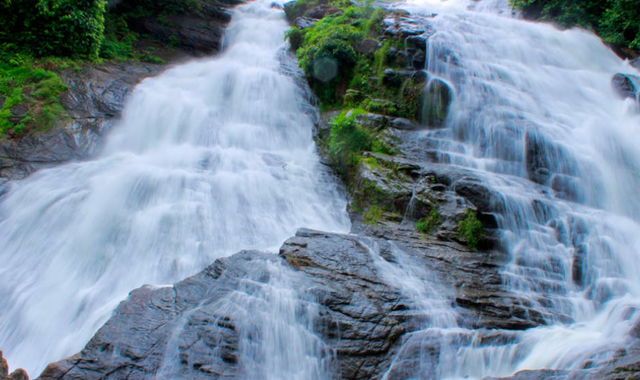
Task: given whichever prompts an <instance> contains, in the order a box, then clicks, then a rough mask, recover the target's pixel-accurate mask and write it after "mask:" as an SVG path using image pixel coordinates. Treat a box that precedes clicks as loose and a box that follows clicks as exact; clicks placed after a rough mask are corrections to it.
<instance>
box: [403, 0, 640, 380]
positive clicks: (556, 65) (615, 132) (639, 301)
mask: <svg viewBox="0 0 640 380" xmlns="http://www.w3.org/2000/svg"><path fill="white" fill-rule="evenodd" d="M506 5H507V2H506V1H503V0H498V1H490V0H484V1H480V2H472V3H469V2H467V1H449V2H440V1H433V2H429V1H426V2H424V1H422V2H420V1H417V2H416V3H413V4H408V5H402V6H401V7H404V8H406V9H408V10H410V11H412V12H416V13H424V14H427V15H430V14H432V13H433V12H435V13H438V15H437V16H436V17H434V18H433V19H432V20H431V22H432V26H433V27H434V29H435V31H436V33H435V34H434V35H433V36H431V37H430V38H429V40H428V43H427V45H428V48H427V50H428V51H427V67H426V69H427V71H428V72H429V74H430V75H431V77H432V78H438V79H440V80H443V81H445V82H446V83H448V84H449V85H450V86H451V87H452V88H453V89H454V93H455V95H454V100H453V103H452V105H451V109H450V113H449V116H448V119H447V123H446V128H444V129H440V130H435V131H425V132H424V133H423V134H422V135H421V136H418V137H417V138H418V139H419V140H421V141H423V142H424V143H425V145H424V146H428V147H430V148H433V149H434V150H437V151H438V160H439V162H442V163H449V164H453V165H461V166H465V167H469V168H472V169H474V170H475V172H476V173H477V175H478V176H479V177H480V178H482V179H483V182H484V184H485V185H486V186H487V187H488V188H490V189H491V190H493V191H494V194H495V195H496V196H495V199H494V200H493V201H492V202H493V204H492V206H491V207H492V209H493V210H494V211H495V212H496V214H497V218H498V224H499V227H500V229H501V231H502V232H503V236H502V242H503V244H504V246H505V248H506V250H507V251H508V252H509V253H510V255H511V262H510V264H509V265H508V266H507V267H506V268H505V270H504V273H503V274H504V277H505V279H506V285H507V286H509V288H510V289H511V291H513V292H514V293H516V294H518V295H519V296H520V297H521V298H522V299H523V300H525V302H527V306H529V307H530V310H531V311H532V313H537V314H539V315H540V316H541V317H542V318H544V320H545V321H546V323H548V326H546V327H540V328H536V329H531V330H528V331H526V332H522V333H510V334H508V335H510V336H509V337H508V338H504V339H502V340H498V341H491V340H489V341H488V342H489V343H487V340H486V339H485V342H484V343H483V342H482V339H476V338H471V339H470V340H469V339H467V340H459V341H457V342H456V341H453V342H451V344H454V345H457V353H456V355H455V359H454V360H455V362H456V363H458V365H457V366H453V368H450V369H449V370H445V371H442V370H441V371H440V374H439V377H440V378H481V377H483V376H487V375H494V376H495V375H498V376H504V375H509V374H512V373H514V372H516V371H519V370H523V369H541V368H551V369H566V370H573V369H581V368H584V365H585V363H587V362H590V364H591V365H593V364H594V363H598V362H602V361H605V360H607V359H610V358H611V357H612V356H613V354H614V351H615V350H616V349H618V348H620V347H624V346H625V342H627V341H628V339H630V338H629V331H630V329H631V326H632V324H633V323H634V321H635V320H637V319H638V317H639V316H640V282H638V273H640V198H638V197H637V189H638V188H640V148H639V147H638V142H640V112H639V110H638V105H637V103H636V102H635V101H633V100H630V99H628V100H621V99H619V98H618V97H617V96H616V94H615V92H614V90H613V88H612V85H611V78H612V76H613V75H614V74H615V73H620V72H621V73H633V72H634V69H633V68H632V67H630V66H629V65H628V64H627V63H626V62H623V61H622V60H620V59H619V58H617V57H616V56H615V55H614V54H613V53H612V52H611V51H610V50H609V49H607V48H606V47H605V46H604V45H603V44H602V42H601V41H600V40H599V39H598V38H597V37H595V36H594V35H592V34H590V33H587V32H584V31H580V30H567V31H559V30H557V29H555V28H554V27H553V26H550V25H545V24H539V23H530V22H524V21H521V20H517V19H515V18H512V17H509V16H510V15H511V12H510V11H509V10H508V8H506ZM636 74H637V72H636ZM468 335H470V336H477V332H472V331H469V332H468ZM448 365H450V363H449V364H447V363H441V369H442V368H443V367H445V366H448ZM450 367H451V366H450ZM596 367H597V366H596ZM416 376H421V375H419V374H416ZM420 378H422V377H420Z"/></svg>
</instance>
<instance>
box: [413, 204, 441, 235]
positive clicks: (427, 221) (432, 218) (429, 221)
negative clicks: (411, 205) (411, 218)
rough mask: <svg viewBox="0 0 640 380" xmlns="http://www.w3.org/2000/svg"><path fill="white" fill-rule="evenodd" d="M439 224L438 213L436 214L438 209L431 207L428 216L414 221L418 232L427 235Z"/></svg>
mask: <svg viewBox="0 0 640 380" xmlns="http://www.w3.org/2000/svg"><path fill="white" fill-rule="evenodd" d="M440 224H442V220H441V219H440V214H438V210H436V209H433V210H431V212H430V213H429V216H428V217H426V218H423V219H420V220H418V221H417V222H416V230H417V231H418V232H420V233H423V234H426V235H429V234H431V233H433V232H434V231H435V229H436V228H437V227H438V226H439V225H440Z"/></svg>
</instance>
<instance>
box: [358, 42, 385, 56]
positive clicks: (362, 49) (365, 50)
mask: <svg viewBox="0 0 640 380" xmlns="http://www.w3.org/2000/svg"><path fill="white" fill-rule="evenodd" d="M379 44H380V43H379V42H378V41H376V40H374V39H371V38H367V39H365V40H364V41H362V42H360V44H359V45H358V47H357V50H358V53H362V54H373V53H374V52H375V51H376V50H378V46H379Z"/></svg>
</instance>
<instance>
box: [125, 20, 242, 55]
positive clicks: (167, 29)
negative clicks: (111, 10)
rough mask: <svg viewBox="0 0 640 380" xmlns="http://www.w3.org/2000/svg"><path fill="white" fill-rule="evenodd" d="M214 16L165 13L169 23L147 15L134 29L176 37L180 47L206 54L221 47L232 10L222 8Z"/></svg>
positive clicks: (165, 38) (159, 36)
mask: <svg viewBox="0 0 640 380" xmlns="http://www.w3.org/2000/svg"><path fill="white" fill-rule="evenodd" d="M214 17H215V18H214V19H212V18H211V17H209V18H203V17H202V16H199V15H182V16H166V20H167V21H168V23H169V24H170V26H168V24H167V23H161V22H159V21H158V19H157V18H151V17H150V18H144V19H142V20H140V21H139V22H138V24H137V28H136V29H137V30H138V31H139V32H140V33H146V34H149V35H150V36H151V37H152V38H155V39H157V40H160V41H171V39H172V38H178V41H179V42H178V46H179V47H180V49H181V50H186V51H188V52H189V53H191V54H194V55H196V56H205V55H211V54H213V53H217V52H219V51H220V50H221V49H222V37H223V35H224V27H225V25H226V24H227V23H228V22H229V21H230V19H231V14H230V13H229V12H228V11H226V10H223V11H220V12H219V13H217V14H215V16H214Z"/></svg>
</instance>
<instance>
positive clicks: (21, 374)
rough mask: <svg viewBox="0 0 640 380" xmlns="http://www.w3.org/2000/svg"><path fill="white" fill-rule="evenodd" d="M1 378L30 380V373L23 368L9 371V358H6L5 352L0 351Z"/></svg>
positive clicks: (4, 379) (0, 379)
mask: <svg viewBox="0 0 640 380" xmlns="http://www.w3.org/2000/svg"><path fill="white" fill-rule="evenodd" d="M0 380H29V375H28V374H27V371H25V370H24V369H22V368H18V369H16V370H15V371H13V372H11V373H9V364H8V363H7V359H5V358H4V354H3V352H2V351H0Z"/></svg>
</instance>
